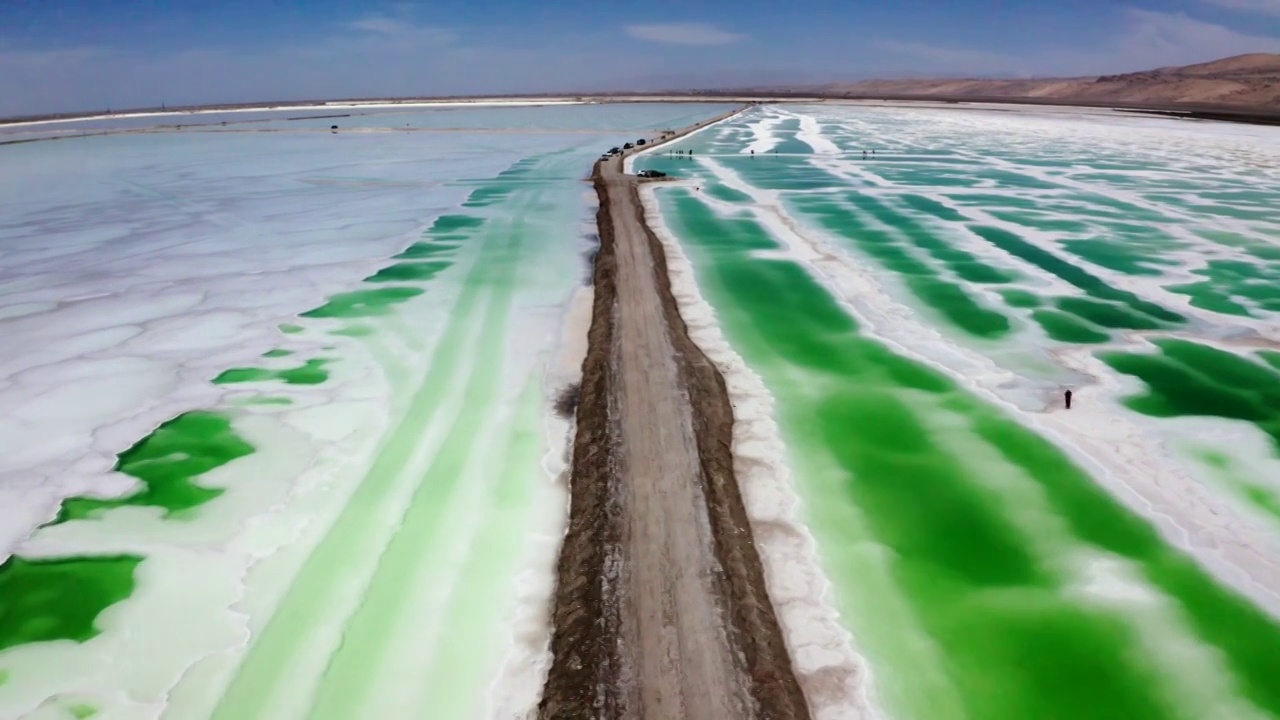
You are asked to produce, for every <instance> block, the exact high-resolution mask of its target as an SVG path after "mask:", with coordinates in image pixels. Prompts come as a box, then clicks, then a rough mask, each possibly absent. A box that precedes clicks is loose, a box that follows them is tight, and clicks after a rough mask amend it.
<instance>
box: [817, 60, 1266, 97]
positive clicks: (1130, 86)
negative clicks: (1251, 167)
mask: <svg viewBox="0 0 1280 720" xmlns="http://www.w3.org/2000/svg"><path fill="white" fill-rule="evenodd" d="M822 92H823V93H824V94H830V95H851V96H864V95H883V96H927V97H939V98H944V97H945V98H949V99H965V98H970V99H978V98H981V99H985V100H991V99H998V98H1011V99H1012V98H1025V99H1037V100H1061V101H1072V102H1086V101H1087V102H1097V103H1114V104H1117V105H1123V106H1130V105H1133V106H1146V107H1154V106H1168V105H1171V104H1173V105H1221V106H1235V107H1248V108H1255V109H1272V110H1280V55H1275V54H1267V53H1255V54H1251V55H1238V56H1235V57H1230V58H1224V59H1222V60H1215V61H1213V62H1207V63H1200V64H1197V65H1186V66H1183V67H1169V68H1159V69H1156V70H1149V71H1145V72H1134V73H1124V74H1121V75H1103V76H1093V77H1079V78H1047V79H1036V78H1031V79H1011V80H1000V79H965V78H950V79H913V80H866V81H863V82H858V83H852V84H845V85H829V86H825V87H823V88H822Z"/></svg>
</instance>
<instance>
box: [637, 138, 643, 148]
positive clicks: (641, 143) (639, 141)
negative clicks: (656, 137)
mask: <svg viewBox="0 0 1280 720" xmlns="http://www.w3.org/2000/svg"><path fill="white" fill-rule="evenodd" d="M643 144H644V138H640V139H639V140H637V141H636V147H639V146H641V145H643Z"/></svg>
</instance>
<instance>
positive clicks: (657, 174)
mask: <svg viewBox="0 0 1280 720" xmlns="http://www.w3.org/2000/svg"><path fill="white" fill-rule="evenodd" d="M666 176H667V174H666V173H664V172H662V171H661V170H641V171H640V172H638V173H636V177H642V178H663V177H666Z"/></svg>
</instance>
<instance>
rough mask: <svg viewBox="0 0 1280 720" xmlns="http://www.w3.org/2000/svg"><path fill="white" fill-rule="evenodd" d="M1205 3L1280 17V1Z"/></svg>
mask: <svg viewBox="0 0 1280 720" xmlns="http://www.w3.org/2000/svg"><path fill="white" fill-rule="evenodd" d="M1204 2H1206V3H1208V4H1210V5H1216V6H1217V7H1220V8H1224V9H1226V10H1235V11H1238V12H1244V13H1257V14H1259V15H1275V16H1277V17H1280V0H1204Z"/></svg>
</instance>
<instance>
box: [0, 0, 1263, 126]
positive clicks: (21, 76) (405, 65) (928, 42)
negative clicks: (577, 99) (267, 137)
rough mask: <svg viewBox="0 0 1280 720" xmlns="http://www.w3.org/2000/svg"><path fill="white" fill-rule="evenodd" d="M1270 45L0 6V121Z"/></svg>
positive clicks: (1158, 26) (1002, 17)
mask: <svg viewBox="0 0 1280 720" xmlns="http://www.w3.org/2000/svg"><path fill="white" fill-rule="evenodd" d="M1245 52H1280V0H1160V1H1154V0H1152V1H1144V0H1134V1H1133V2H1131V3H1126V2H1107V1H1105V0H1056V1H1054V0H951V1H950V2H943V1H942V0H876V1H872V0H781V1H780V0H732V1H730V0H684V1H680V2H676V1H674V0H647V1H646V2H632V1H630V0H612V1H611V0H525V1H523V2H521V1H517V0H424V1H422V2H385V3H379V2H355V1H354V0H205V1H201V2H192V1H189V0H172V1H171V2H162V1H160V0H132V1H129V2H126V1H125V0H0V116H6V115H17V114H28V113H41V112H55V111H75V110H94V109H101V108H107V107H111V108H125V107H138V106H154V105H158V104H160V103H161V102H162V101H163V102H166V103H168V104H170V105H179V104H200V103H217V102H240V101H253V100H268V99H281V100H287V99H305V98H333V97H370V96H388V95H430V94H458V93H499V92H520V91H524V92H561V91H576V90H581V91H592V90H605V89H619V90H626V89H636V90H641V89H658V88H665V87H671V88H687V87H709V86H733V85H744V84H761V83H784V82H794V83H806V82H832V81H843V80H856V79H860V78H866V77H886V76H887V77H900V76H907V75H952V76H954V75H1007V76H1028V75H1072V74H1077V75H1084V74H1094V73H1108V72H1122V71H1129V70H1139V69H1145V68H1151V67H1158V66H1162V65H1171V64H1183V63H1190V62H1198V61H1203V60H1209V59H1214V58H1217V57H1223V56H1227V55H1234V54H1239V53H1245Z"/></svg>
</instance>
